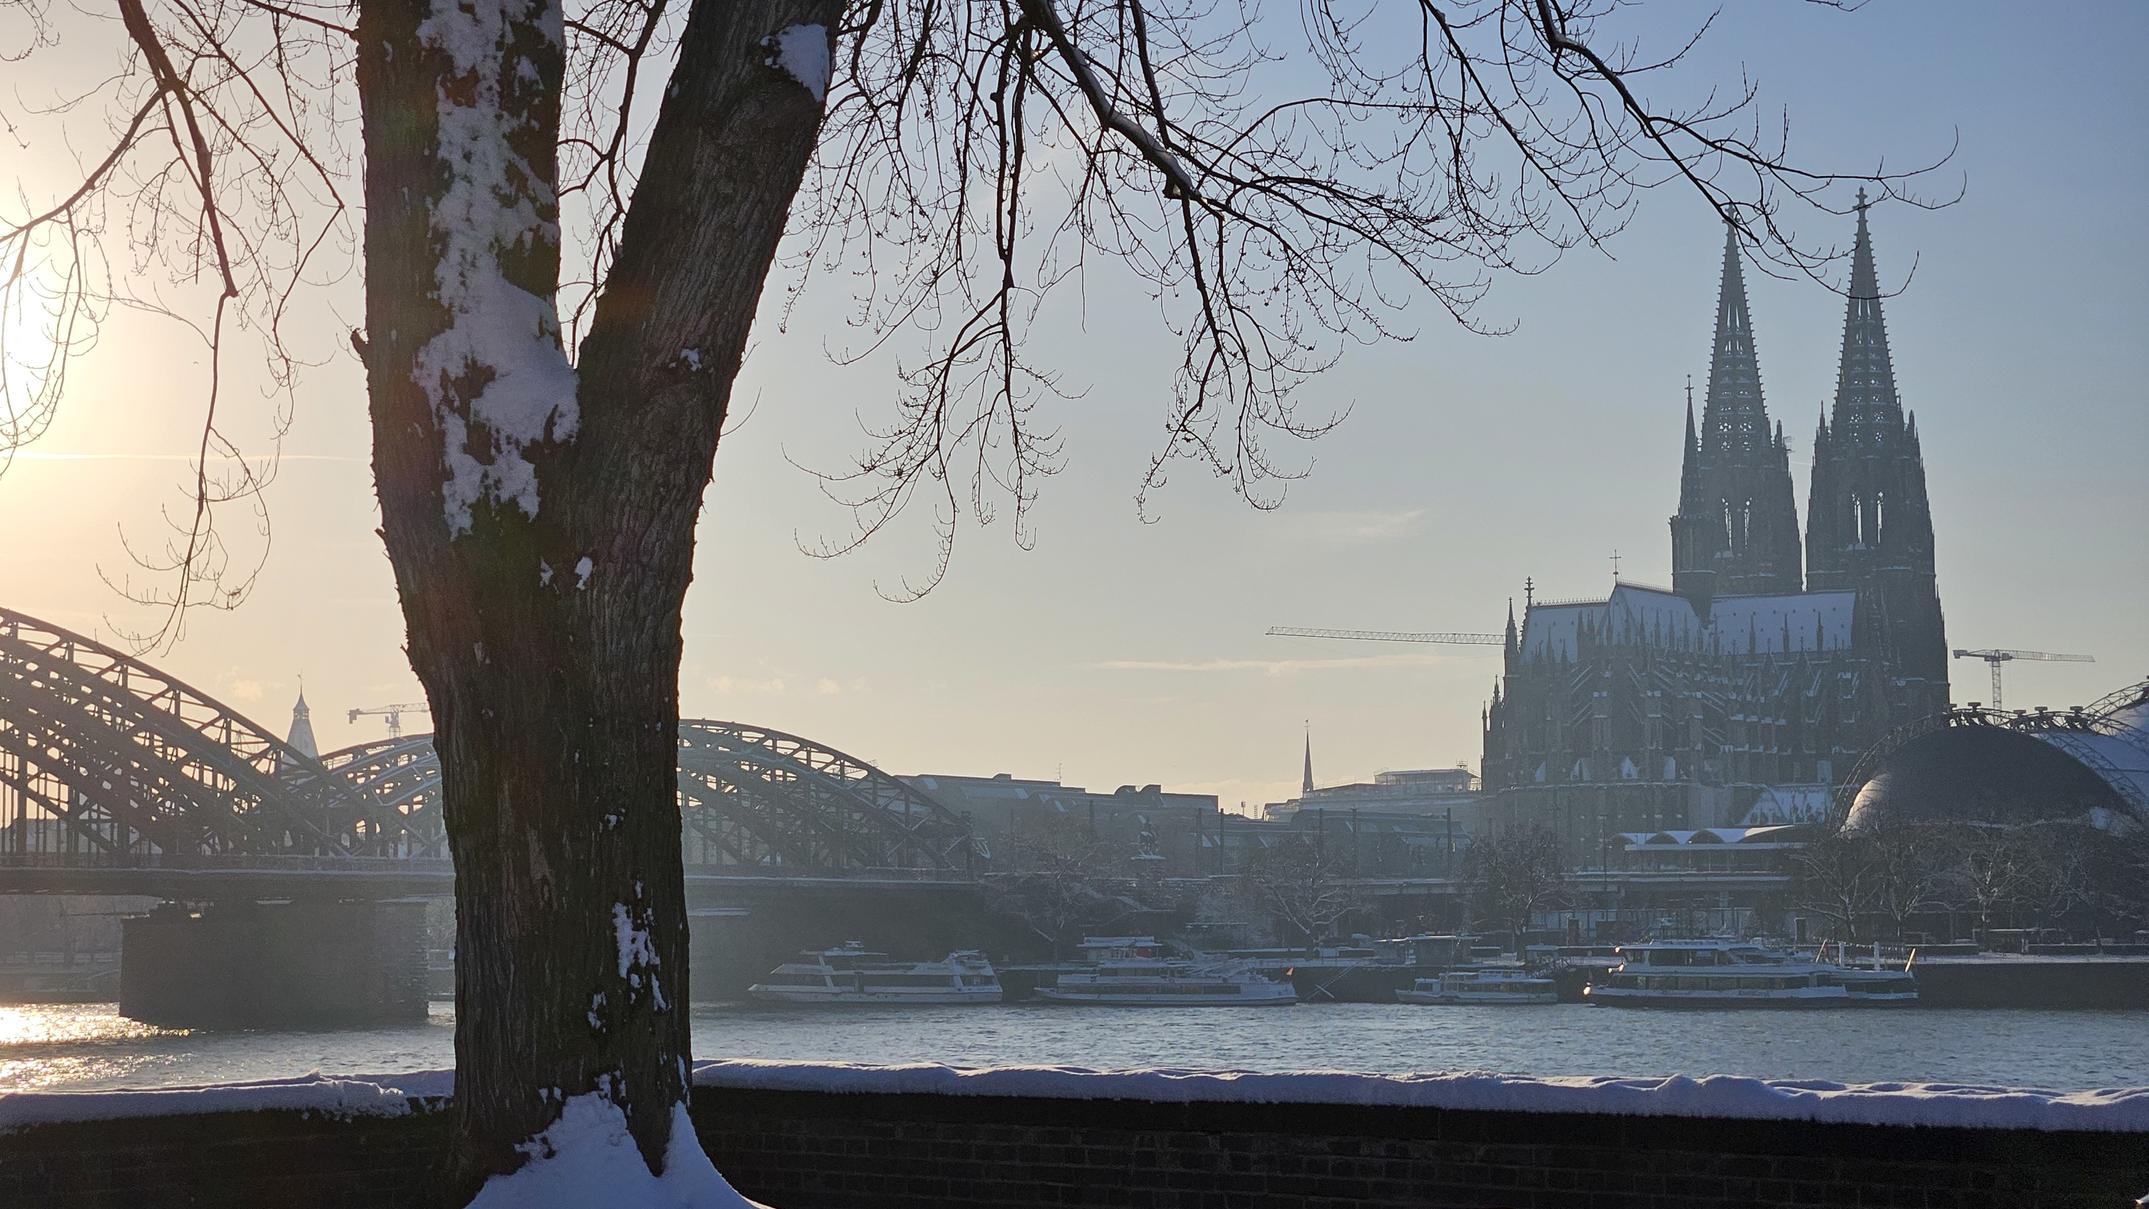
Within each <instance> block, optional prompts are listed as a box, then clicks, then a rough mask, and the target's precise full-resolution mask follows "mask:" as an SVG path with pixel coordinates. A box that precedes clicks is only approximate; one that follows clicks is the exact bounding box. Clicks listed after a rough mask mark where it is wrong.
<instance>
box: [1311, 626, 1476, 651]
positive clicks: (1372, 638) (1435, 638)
mask: <svg viewBox="0 0 2149 1209" xmlns="http://www.w3.org/2000/svg"><path fill="white" fill-rule="evenodd" d="M1268 633H1269V637H1271V638H1351V639H1356V640H1358V641H1361V642H1440V643H1447V644H1450V645H1453V646H1499V645H1500V644H1502V643H1504V642H1506V641H1507V640H1506V639H1505V638H1502V637H1501V636H1500V635H1498V634H1422V633H1415V632H1405V631H1402V630H1329V629H1321V628H1319V627H1315V626H1301V625H1272V626H1270V627H1269V628H1268Z"/></svg>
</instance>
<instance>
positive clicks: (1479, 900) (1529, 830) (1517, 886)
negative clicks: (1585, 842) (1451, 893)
mask: <svg viewBox="0 0 2149 1209" xmlns="http://www.w3.org/2000/svg"><path fill="white" fill-rule="evenodd" d="M1567 868H1568V862H1567V854H1566V851H1565V850H1564V848H1563V847H1562V846H1561V844H1560V838H1559V835H1558V833H1557V832H1555V831H1553V830H1552V829H1551V828H1549V827H1523V826H1512V825H1511V826H1508V827H1503V828H1501V829H1500V830H1499V831H1498V832H1496V833H1494V834H1492V835H1489V836H1486V837H1484V838H1483V839H1480V840H1478V841H1477V842H1476V843H1473V844H1471V845H1470V848H1469V850H1468V851H1467V852H1465V853H1463V864H1462V876H1463V884H1464V885H1466V886H1467V887H1469V890H1470V902H1471V907H1472V909H1473V910H1475V911H1476V912H1477V917H1478V918H1479V919H1481V920H1483V921H1485V922H1487V923H1490V924H1493V925H1495V926H1497V927H1501V928H1505V929H1507V930H1508V931H1510V932H1513V933H1514V934H1515V936H1516V943H1517V944H1519V943H1521V936H1522V934H1523V933H1524V932H1527V931H1529V930H1530V920H1531V918H1532V917H1534V916H1535V915H1536V914H1537V913H1538V912H1539V911H1543V910H1547V909H1549V908H1551V907H1552V906H1554V905H1556V904H1558V903H1559V902H1560V901H1561V900H1562V899H1563V898H1564V897H1565V895H1566V892H1567Z"/></svg>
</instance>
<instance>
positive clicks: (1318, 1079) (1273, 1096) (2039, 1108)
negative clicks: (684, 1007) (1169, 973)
mask: <svg viewBox="0 0 2149 1209" xmlns="http://www.w3.org/2000/svg"><path fill="white" fill-rule="evenodd" d="M2018 960H2028V959H2018ZM454 1080H455V1076H454V1072H452V1071H416V1072H409V1073H405V1074H395V1075H341V1076H323V1075H319V1074H313V1075H306V1076H303V1077H300V1078H296V1079H279V1080H270V1081H266V1082H259V1083H236V1084H229V1085H225V1086H211V1087H170V1088H160V1089H156V1090H151V1091H131V1090H130V1091H86V1092H14V1093H8V1094H0V1132H4V1131H6V1130H10V1129H19V1128H22V1127H24V1126H27V1125H35V1124H46V1123H52V1122H62V1121H106V1120H117V1119H122V1118H126V1117H148V1116H168V1115H179V1114H190V1113H209V1112H249V1111H259V1110H283V1111H305V1112H322V1113H333V1114H339V1115H360V1114H372V1115H383V1116H396V1115H401V1114H404V1113H407V1112H410V1111H412V1101H414V1100H427V1099H437V1098H440V1097H444V1096H446V1095H448V1094H449V1093H450V1092H452V1091H453V1089H454ZM693 1082H694V1083H695V1084H696V1085H697V1086H702V1087H732V1088H741V1089H753V1090H763V1091H809V1092H830V1093H884V1094H910V1095H954V1096H965V1095H967V1096H1025V1097H1036V1098H1042V1099H1064V1100H1146V1101H1155V1102H1160V1103H1173V1104H1195V1103H1230V1104H1344V1105H1361V1106H1369V1107H1394V1108H1448V1109H1460V1110H1478V1111H1491V1112H1535V1113H1594V1114H1612V1115H1621V1116H1669V1117H1715V1118H1723V1119H1734V1120H1760V1121H1825V1122H1838V1123H1845V1124H1861V1125H1926V1126H1954V1127H1961V1128H1971V1129H2042V1130H2092V1131H2098V1132H2112V1133H2149V1088H2141V1087H2133V1088H2126V1087H2122V1088H2104V1089H2099V1090H2093V1091H2051V1090H2043V1089H2037V1088H2017V1087H1983V1086H1976V1085H1969V1084H1948V1083H1864V1084H1857V1083H1848V1084H1847V1083H1831V1082H1825V1081H1822V1080H1762V1079H1747V1078H1741V1077H1737V1076H1731V1075H1710V1076H1706V1077H1703V1078H1698V1079H1697V1078H1691V1077H1689V1076H1686V1075H1671V1076H1667V1077H1662V1078H1613V1077H1609V1076H1575V1077H1569V1078H1541V1077H1532V1076H1524V1075H1501V1074H1490V1073H1486V1072H1458V1073H1444V1074H1410V1075H1368V1074H1354V1073H1350V1072H1345V1071H1293V1072H1285V1073H1257V1072H1250V1071H1195V1070H1131V1071H1101V1070H1089V1069H1085V1068H1082V1067H1072V1066H1007V1067H956V1066H944V1065H940V1064H938V1063H929V1062H919V1063H909V1064H904V1065H893V1066H869V1065H863V1064H857V1063H814V1062H773V1061H762V1060H755V1059H730V1060H724V1061H715V1062H703V1063H699V1064H697V1065H696V1066H695V1068H694V1072H693ZM591 1114H592V1120H589V1121H581V1120H580V1119H579V1118H578V1123H579V1125H586V1126H588V1127H589V1129H590V1130H594V1131H597V1132H604V1129H603V1128H600V1127H601V1126H602V1125H603V1124H604V1123H603V1122H598V1121H595V1120H594V1117H595V1116H601V1115H602V1114H601V1113H599V1112H597V1111H596V1110H595V1109H594V1108H593V1109H591Z"/></svg>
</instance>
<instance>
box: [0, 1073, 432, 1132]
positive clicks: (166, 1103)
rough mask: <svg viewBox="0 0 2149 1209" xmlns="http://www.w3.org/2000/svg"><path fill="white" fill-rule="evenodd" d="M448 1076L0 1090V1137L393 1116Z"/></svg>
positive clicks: (311, 1077)
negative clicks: (168, 1124) (246, 1118)
mask: <svg viewBox="0 0 2149 1209" xmlns="http://www.w3.org/2000/svg"><path fill="white" fill-rule="evenodd" d="M452 1085H453V1076H452V1075H449V1074H447V1073H446V1072H432V1071H429V1072H425V1073H423V1074H417V1075H410V1076H401V1075H398V1076H395V1077H393V1078H392V1079H382V1078H377V1077H373V1076H362V1075H320V1074H312V1075H301V1076H299V1077H298V1078H295V1079H264V1080H262V1081H260V1082H257V1083H223V1084H214V1085H209V1086H202V1087H156V1088H145V1089H141V1090H134V1089H129V1090H125V1091H45V1092H38V1091H18V1092H0V1133H6V1132H8V1131H10V1130H14V1129H20V1128H22V1127H23V1126H25V1125H49V1124H55V1123H58V1122H63V1121H117V1120H122V1119H124V1118H128V1117H178V1116H194V1115H198V1114H201V1113H208V1112H310V1113H320V1114H322V1115H324V1116H335V1117H362V1116H370V1117H398V1116H402V1115H404V1114H406V1113H408V1112H410V1111H411V1098H412V1097H414V1096H417V1097H425V1096H434V1095H445V1094H447V1092H448V1090H449V1089H450V1087H451V1086H452Z"/></svg>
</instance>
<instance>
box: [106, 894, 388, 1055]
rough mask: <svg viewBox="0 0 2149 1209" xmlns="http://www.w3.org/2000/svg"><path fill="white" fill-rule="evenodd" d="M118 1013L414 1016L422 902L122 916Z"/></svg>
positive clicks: (218, 1023)
mask: <svg viewBox="0 0 2149 1209" xmlns="http://www.w3.org/2000/svg"><path fill="white" fill-rule="evenodd" d="M119 1010H120V1014H121V1015H124V1016H127V1017H129V1018H131V1019H134V1020H140V1021H143V1022H144V1023H148V1024H161V1025H169V1026H174V1027H182V1028H340V1027H351V1026H359V1025H379V1024H406V1023H411V1022H414V1021H422V1020H424V1019H425V1013H426V993H425V904H424V903H423V902H422V901H416V900H393V901H385V902H333V901H293V902H276V903H256V902H220V903H213V904H210V905H208V906H206V907H204V908H202V909H200V910H198V911H196V910H190V909H188V908H186V907H182V906H179V905H176V904H172V903H166V904H163V905H161V906H159V907H157V908H156V909H155V910H153V911H151V912H150V913H149V914H147V915H137V916H131V917H129V918H128V919H127V920H126V921H125V922H124V924H123V925H122V933H121V939H120V967H119Z"/></svg>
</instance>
